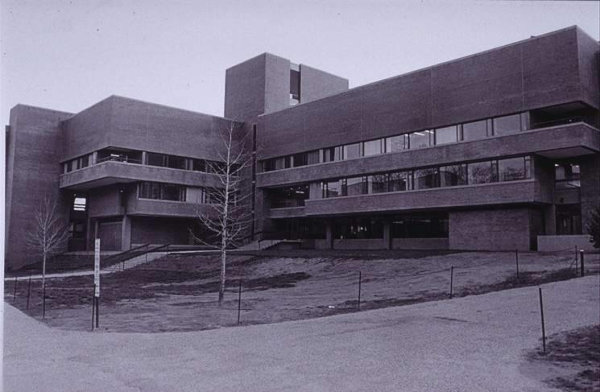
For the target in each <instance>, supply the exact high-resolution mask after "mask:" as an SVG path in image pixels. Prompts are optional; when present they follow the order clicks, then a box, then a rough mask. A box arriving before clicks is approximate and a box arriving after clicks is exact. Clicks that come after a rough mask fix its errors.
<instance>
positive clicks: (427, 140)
mask: <svg viewBox="0 0 600 392" xmlns="http://www.w3.org/2000/svg"><path fill="white" fill-rule="evenodd" d="M432 135H433V131H430V130H425V131H420V132H413V133H411V134H410V135H409V136H410V148H411V149H414V148H424V147H429V146H431V144H432V143H431V139H432Z"/></svg>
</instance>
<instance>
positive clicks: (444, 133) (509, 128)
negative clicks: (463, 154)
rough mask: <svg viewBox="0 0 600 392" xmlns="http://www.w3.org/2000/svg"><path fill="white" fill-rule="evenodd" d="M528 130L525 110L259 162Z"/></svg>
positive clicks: (302, 160)
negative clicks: (523, 111) (508, 114)
mask: <svg viewBox="0 0 600 392" xmlns="http://www.w3.org/2000/svg"><path fill="white" fill-rule="evenodd" d="M527 129H529V113H528V112H525V113H517V114H513V115H510V116H502V117H495V118H491V119H484V120H480V121H473V122H469V123H463V124H456V125H451V126H447V127H442V128H435V129H431V130H429V129H427V130H423V131H418V132H411V133H405V134H401V135H396V136H391V137H386V138H380V139H375V140H369V141H365V142H359V143H352V144H345V145H341V146H336V147H329V148H322V149H319V150H313V151H308V152H302V153H298V154H293V155H287V156H284V157H278V158H271V159H267V160H265V161H263V166H262V169H263V171H273V170H281V169H288V168H291V167H300V166H306V165H312V164H316V163H325V162H333V161H342V160H346V159H353V158H360V157H367V156H372V155H379V154H386V153H391V152H398V151H404V150H409V149H418V148H425V147H431V146H438V145H443V144H450V143H457V142H459V141H469V140H478V139H483V138H486V137H491V136H502V135H508V134H511V133H516V132H520V131H524V130H527Z"/></svg>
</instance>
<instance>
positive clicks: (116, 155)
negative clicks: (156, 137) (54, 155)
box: [63, 148, 224, 173]
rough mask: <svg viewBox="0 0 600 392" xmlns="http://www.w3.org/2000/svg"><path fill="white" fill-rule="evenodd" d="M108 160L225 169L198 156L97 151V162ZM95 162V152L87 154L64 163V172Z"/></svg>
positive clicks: (183, 167) (218, 170)
mask: <svg viewBox="0 0 600 392" xmlns="http://www.w3.org/2000/svg"><path fill="white" fill-rule="evenodd" d="M107 161H117V162H127V163H135V164H144V165H148V166H159V167H169V168H172V169H181V170H191V171H200V172H205V173H219V172H221V171H222V170H223V168H224V167H223V165H224V164H223V163H222V162H216V161H210V160H205V159H197V158H186V157H181V156H177V155H167V154H158V153H153V152H148V153H146V154H145V157H144V154H143V152H142V151H136V150H119V149H113V148H105V149H103V150H99V151H97V156H96V163H102V162H107ZM92 164H94V163H93V154H87V155H84V156H81V157H78V158H75V159H72V160H70V161H68V162H65V163H64V164H63V173H69V172H71V171H73V170H78V169H83V168H85V167H88V166H90V165H92Z"/></svg>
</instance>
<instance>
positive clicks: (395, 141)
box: [385, 135, 408, 152]
mask: <svg viewBox="0 0 600 392" xmlns="http://www.w3.org/2000/svg"><path fill="white" fill-rule="evenodd" d="M403 150H408V135H398V136H392V137H388V138H386V139H385V152H398V151H403Z"/></svg>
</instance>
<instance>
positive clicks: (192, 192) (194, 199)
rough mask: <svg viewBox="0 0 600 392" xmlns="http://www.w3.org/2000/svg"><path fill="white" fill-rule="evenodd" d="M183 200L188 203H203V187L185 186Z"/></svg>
mask: <svg viewBox="0 0 600 392" xmlns="http://www.w3.org/2000/svg"><path fill="white" fill-rule="evenodd" d="M185 200H186V201H187V202H189V203H195V204H201V203H204V189H202V188H198V187H187V188H186V193H185Z"/></svg>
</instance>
